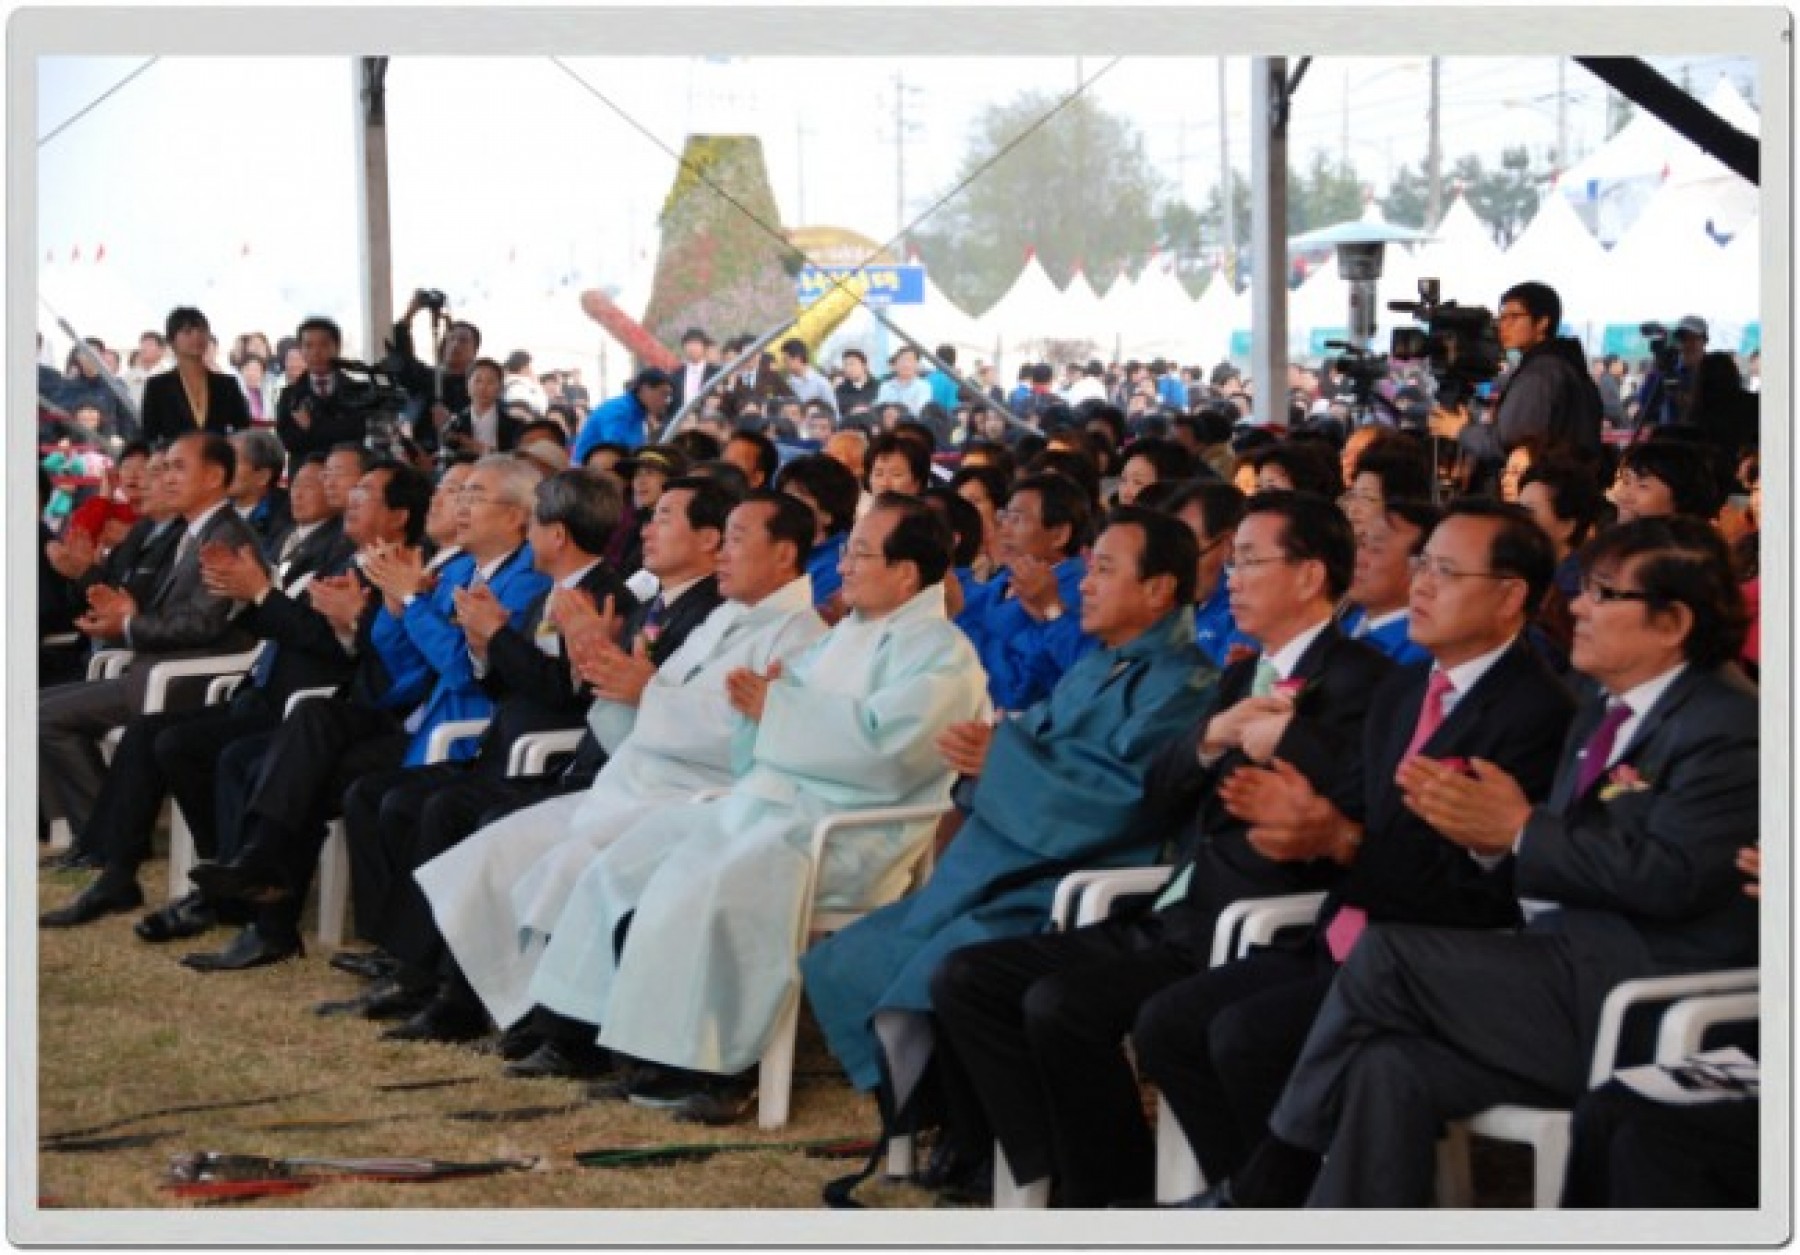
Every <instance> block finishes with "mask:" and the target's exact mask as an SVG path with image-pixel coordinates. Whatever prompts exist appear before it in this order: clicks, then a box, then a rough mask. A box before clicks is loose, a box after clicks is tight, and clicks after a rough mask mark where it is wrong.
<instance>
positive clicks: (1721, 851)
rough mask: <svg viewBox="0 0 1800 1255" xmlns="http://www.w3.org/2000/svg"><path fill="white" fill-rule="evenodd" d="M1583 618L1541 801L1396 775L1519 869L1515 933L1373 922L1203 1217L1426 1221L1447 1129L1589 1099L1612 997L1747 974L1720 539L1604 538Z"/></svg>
mask: <svg viewBox="0 0 1800 1255" xmlns="http://www.w3.org/2000/svg"><path fill="white" fill-rule="evenodd" d="M1572 610H1573V612H1574V615H1575V639H1574V650H1573V653H1572V655H1571V662H1572V664H1573V666H1574V668H1575V670H1577V671H1579V672H1581V673H1582V674H1583V675H1585V676H1587V677H1589V678H1590V679H1591V680H1593V681H1594V682H1595V683H1594V686H1593V688H1592V689H1591V690H1590V691H1589V693H1588V694H1587V697H1586V701H1585V702H1584V704H1583V706H1582V708H1581V710H1580V711H1579V712H1578V713H1577V715H1576V717H1575V722H1574V723H1573V724H1572V725H1571V727H1570V730H1569V737H1568V740H1567V742H1566V743H1565V744H1564V747H1563V755H1562V761H1561V764H1560V766H1559V768H1558V770H1557V775H1556V783H1555V785H1554V786H1553V787H1552V789H1551V793H1550V798H1549V800H1548V802H1546V803H1545V804H1543V805H1540V806H1533V805H1532V804H1531V803H1530V802H1529V801H1527V800H1526V797H1525V795H1524V793H1523V792H1522V791H1521V790H1520V789H1519V787H1518V785H1517V783H1516V782H1515V781H1514V780H1513V779H1512V778H1511V777H1510V776H1508V775H1506V773H1504V772H1502V771H1500V770H1499V769H1498V768H1496V767H1495V766H1494V765H1493V764H1492V763H1490V762H1487V761H1485V760H1483V759H1480V758H1476V759H1474V760H1473V762H1471V763H1470V764H1469V766H1468V768H1467V770H1466V771H1465V770H1459V769H1458V767H1457V766H1455V765H1452V764H1446V763H1442V762H1432V761H1429V760H1426V759H1414V760H1413V761H1412V762H1410V763H1408V764H1407V765H1406V766H1405V767H1403V768H1402V769H1401V772H1400V784H1401V788H1402V790H1403V791H1404V794H1405V797H1406V805H1407V806H1408V807H1409V808H1410V809H1412V810H1413V811H1415V812H1416V813H1417V814H1419V815H1420V816H1421V817H1423V818H1424V819H1425V820H1426V822H1427V823H1429V824H1431V826H1432V827H1433V828H1435V829H1437V830H1438V831H1439V832H1441V833H1442V834H1444V836H1445V837H1447V838H1449V839H1450V840H1452V841H1454V842H1456V843H1457V844H1459V845H1461V846H1463V847H1464V848H1465V849H1466V850H1468V852H1469V854H1470V856H1471V857H1473V858H1475V859H1477V860H1497V859H1504V858H1506V857H1508V856H1511V858H1512V860H1513V865H1514V866H1513V883H1514V888H1515V891H1516V892H1517V894H1518V896H1519V901H1520V907H1521V909H1522V911H1523V913H1524V915H1525V917H1526V923H1525V926H1524V927H1523V928H1522V929H1517V930H1508V931H1500V932H1475V931H1468V930H1461V931H1451V930H1448V929H1441V928H1432V927H1421V926H1405V925H1378V926H1376V927H1373V928H1371V929H1370V931H1369V932H1368V934H1367V936H1365V937H1364V938H1363V942H1364V944H1362V945H1360V946H1358V947H1357V949H1356V951H1355V953H1354V954H1352V955H1351V957H1350V961H1349V962H1348V963H1347V964H1346V965H1345V967H1344V969H1343V970H1342V972H1341V973H1339V975H1338V978H1337V980H1336V982H1335V984H1334V985H1333V987H1332V990H1331V993H1330V995H1329V996H1328V997H1327V999H1326V1001H1325V1005H1324V1007H1323V1008H1322V1009H1321V1011H1320V1012H1319V1016H1318V1019H1317V1020H1316V1021H1315V1022H1314V1024H1313V1028H1312V1032H1311V1034H1310V1036H1309V1037H1308V1039H1307V1042H1306V1047H1305V1049H1304V1051H1303V1052H1302V1054H1301V1057H1300V1061H1299V1063H1298V1064H1296V1065H1295V1068H1294V1071H1293V1073H1292V1075H1291V1076H1290V1077H1289V1078H1288V1083H1287V1088H1286V1090H1285V1092H1284V1093H1283V1094H1282V1097H1281V1100H1280V1102H1279V1103H1278V1104H1277V1105H1276V1108H1275V1112H1274V1114H1273V1115H1272V1116H1271V1117H1270V1120H1269V1129H1270V1131H1271V1136H1270V1137H1268V1138H1266V1139H1265V1140H1264V1141H1263V1143H1262V1145H1261V1146H1260V1147H1258V1149H1257V1151H1256V1152H1255V1153H1254V1154H1253V1155H1252V1156H1251V1158H1250V1160H1249V1162H1248V1163H1246V1164H1245V1166H1244V1168H1243V1169H1242V1171H1240V1172H1239V1173H1238V1174H1237V1175H1236V1176H1234V1177H1232V1178H1231V1179H1230V1180H1228V1181H1226V1182H1225V1183H1223V1184H1222V1185H1220V1186H1218V1187H1216V1188H1215V1189H1213V1190H1211V1191H1209V1192H1208V1193H1207V1194H1206V1195H1202V1196H1201V1199H1200V1200H1197V1202H1198V1203H1199V1205H1202V1206H1217V1205H1220V1204H1221V1203H1222V1204H1224V1205H1226V1206H1240V1207H1252V1206H1255V1207H1282V1206H1298V1205H1300V1204H1301V1203H1305V1204H1306V1205H1308V1206H1313V1207H1417V1206H1425V1205H1429V1203H1430V1202H1431V1200H1432V1185H1433V1174H1434V1162H1435V1146H1436V1142H1437V1137H1438V1133H1439V1130H1440V1129H1441V1127H1442V1124H1443V1122H1444V1121H1445V1120H1453V1119H1457V1118H1460V1117H1462V1116H1467V1115H1471V1114H1473V1113H1475V1112H1478V1111H1481V1110H1484V1109H1485V1108H1487V1107H1491V1106H1493V1105H1495V1104H1496V1103H1523V1104H1527V1105H1530V1106H1535V1107H1569V1106H1572V1105H1573V1104H1574V1102H1575V1100H1576V1099H1577V1098H1579V1097H1580V1096H1581V1094H1582V1093H1583V1091H1584V1090H1585V1089H1586V1087H1587V1070H1588V1060H1589V1058H1590V1056H1591V1055H1592V1052H1593V1048H1594V1038H1595V1035H1596V1031H1597V1027H1598V1022H1599V1018H1600V1005H1601V1003H1602V1001H1603V1000H1604V999H1605V997H1606V994H1607V992H1608V991H1609V990H1610V989H1611V988H1612V987H1613V986H1614V985H1616V984H1618V983H1619V982H1620V981H1624V980H1630V979H1632V978H1635V977H1639V976H1652V975H1662V974H1665V973H1673V972H1689V971H1701V970H1707V969H1716V968H1733V967H1743V966H1746V965H1749V964H1754V963H1755V962H1756V961H1757V920H1756V910H1755V904H1754V903H1753V902H1752V901H1751V900H1750V899H1749V898H1747V897H1745V895H1744V894H1743V893H1742V892H1741V890H1740V888H1739V881H1740V877H1739V874H1738V871H1737V867H1736V859H1737V852H1738V850H1739V848H1740V847H1743V846H1747V845H1752V844H1755V842H1756V840H1757V782H1758V774H1757V747H1758V739H1757V704H1758V697H1757V693H1756V690H1755V689H1754V688H1752V687H1751V686H1750V684H1749V683H1748V682H1747V681H1746V680H1745V679H1744V677H1743V675H1742V673H1741V672H1739V670H1738V668H1737V666H1736V663H1735V662H1734V659H1736V658H1737V656H1738V653H1739V651H1740V649H1741V648H1742V646H1743V643H1744V633H1745V629H1746V625H1747V623H1748V617H1747V615H1746V612H1745V608H1744V601H1743V596H1742V594H1741V592H1740V591H1739V588H1738V585H1737V582H1736V581H1735V580H1734V579H1733V578H1732V573H1731V562H1730V558H1729V555H1728V553H1727V551H1726V548H1725V545H1724V542H1723V541H1722V540H1720V538H1719V536H1718V534H1717V533H1716V532H1714V531H1713V529H1712V528H1711V527H1710V526H1709V525H1707V524H1706V523H1704V522H1702V521H1700V520H1698V519H1688V518H1679V517H1677V518H1659V519H1640V520H1636V521H1633V522H1631V523H1628V524H1625V525H1624V526H1621V527H1618V528H1615V529H1614V530H1612V531H1610V532H1605V533H1602V534H1601V536H1600V537H1599V538H1598V539H1597V540H1595V541H1594V543H1593V545H1592V547H1591V548H1590V549H1589V550H1588V552H1587V553H1586V554H1585V555H1584V559H1583V574H1582V583H1581V595H1580V596H1579V597H1577V598H1576V599H1575V602H1574V604H1573V606H1572ZM1259 820H1260V821H1261V822H1269V823H1272V824H1274V825H1276V826H1282V825H1284V824H1289V825H1291V824H1293V823H1296V822H1297V823H1298V824H1299V825H1301V826H1303V825H1304V824H1305V823H1306V822H1307V821H1306V820H1305V819H1304V818H1299V819H1297V820H1293V819H1286V818H1283V817H1281V816H1278V815H1275V814H1269V815H1266V816H1261V817H1258V819H1257V820H1253V822H1257V821H1259ZM1321 1159H1322V1160H1323V1164H1322V1166H1321Z"/></svg>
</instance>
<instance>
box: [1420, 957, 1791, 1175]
mask: <svg viewBox="0 0 1800 1255" xmlns="http://www.w3.org/2000/svg"><path fill="white" fill-rule="evenodd" d="M1757 982H1758V973H1757V970H1756V969H1755V968H1734V969H1731V970H1728V971H1717V972H1693V973H1689V974H1686V975H1682V976H1647V977H1642V978H1640V979H1638V980H1628V981H1624V982H1623V983H1621V984H1619V985H1616V986H1614V987H1613V990H1612V992H1611V993H1609V994H1607V995H1606V1001H1605V1003H1604V1004H1602V1006H1601V1009H1600V1027H1599V1031H1598V1033H1597V1035H1596V1037H1595V1039H1594V1056H1593V1060H1592V1062H1591V1064H1590V1066H1589V1068H1588V1086H1589V1087H1590V1088H1592V1087H1594V1086H1597V1085H1604V1084H1605V1083H1606V1082H1607V1080H1608V1079H1609V1078H1610V1077H1611V1076H1612V1074H1613V1072H1614V1071H1615V1070H1617V1069H1618V1067H1619V1066H1620V1060H1619V1046H1620V1039H1621V1037H1622V1035H1623V1031H1624V1027H1625V1017H1626V1015H1627V1014H1628V1013H1629V1012H1630V1011H1632V1010H1633V1009H1634V1008H1639V1007H1646V1006H1651V1005H1654V1004H1657V1003H1664V1004H1675V1005H1676V1006H1679V1005H1680V1004H1681V1002H1682V1000H1684V999H1696V1000H1697V999H1698V997H1699V996H1700V995H1713V994H1728V995H1733V996H1735V997H1737V998H1738V999H1739V1000H1738V1001H1737V1002H1736V1003H1722V1004H1716V1005H1717V1006H1720V1007H1722V1008H1723V1009H1725V1010H1729V1009H1730V1008H1731V1007H1732V1006H1742V1005H1745V1004H1744V1002H1743V1001H1742V999H1743V997H1744V996H1746V995H1747V996H1748V997H1749V998H1751V999H1754V998H1755V997H1756V989H1757ZM1751 1010H1752V1013H1754V1010H1755V1007H1754V1004H1753V1003H1752V1004H1751ZM1711 1013H1712V1011H1711V1009H1709V1008H1708V1007H1707V1006H1705V1005H1704V1004H1703V1005H1702V1006H1699V1007H1695V1008H1691V1009H1689V1010H1686V1011H1682V1012H1681V1013H1680V1014H1679V1015H1677V1016H1674V1017H1673V1018H1668V1017H1667V1016H1666V1017H1665V1019H1664V1021H1663V1023H1662V1028H1661V1034H1666V1036H1661V1035H1659V1040H1658V1046H1657V1058H1658V1060H1659V1061H1664V1059H1665V1056H1664V1050H1665V1048H1666V1049H1668V1050H1670V1051H1673V1052H1675V1053H1674V1054H1673V1058H1675V1059H1680V1058H1682V1057H1684V1056H1686V1055H1688V1054H1691V1053H1692V1052H1693V1047H1694V1046H1695V1045H1697V1044H1698V1041H1699V1038H1700V1036H1701V1035H1703V1034H1704V1032H1705V1029H1706V1028H1707V1027H1710V1025H1711V1024H1712V1023H1714V1022H1718V1021H1712V1020H1709V1019H1708V1018H1707V1016H1708V1015H1709V1014H1711ZM1740 1018H1741V1017H1740ZM1570 1117H1571V1113H1570V1112H1569V1111H1566V1110H1553V1109H1548V1108H1541V1107H1522V1106H1515V1105H1512V1104H1504V1105H1501V1106H1498V1107H1489V1108H1488V1109H1487V1110H1486V1111H1482V1112H1478V1113H1477V1114H1475V1115H1472V1116H1470V1117H1469V1118H1468V1119H1467V1120H1460V1121H1455V1122H1453V1123H1452V1124H1451V1126H1450V1130H1449V1135H1448V1136H1446V1137H1445V1139H1444V1140H1443V1141H1442V1142H1440V1143H1439V1144H1438V1203H1439V1205H1440V1206H1444V1207H1468V1206H1470V1205H1471V1203H1472V1199H1473V1191H1472V1189H1471V1187H1470V1182H1469V1172H1468V1138H1469V1135H1470V1134H1479V1135H1480V1136H1482V1137H1488V1138H1493V1139H1494V1140H1495V1141H1501V1142H1517V1143H1522V1144H1524V1145H1527V1146H1530V1147H1531V1149H1532V1153H1533V1158H1534V1160H1535V1163H1534V1164H1533V1177H1532V1206H1533V1207H1537V1208H1554V1207H1556V1206H1557V1205H1558V1203H1559V1202H1560V1201H1561V1199H1562V1187H1563V1176H1564V1174H1565V1172H1566V1171H1567V1169H1568V1163H1569V1132H1570Z"/></svg>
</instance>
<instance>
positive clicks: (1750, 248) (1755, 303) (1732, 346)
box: [1688, 217, 1762, 352]
mask: <svg viewBox="0 0 1800 1255" xmlns="http://www.w3.org/2000/svg"><path fill="white" fill-rule="evenodd" d="M1761 233H1762V220H1761V219H1760V218H1755V217H1753V218H1751V219H1750V221H1749V222H1747V223H1745V224H1744V225H1743V226H1742V227H1741V228H1740V229H1739V230H1738V233H1737V234H1736V235H1734V236H1733V237H1732V238H1731V243H1729V244H1727V245H1726V246H1725V247H1724V248H1723V249H1722V250H1721V251H1720V253H1719V255H1718V257H1717V258H1714V259H1712V261H1711V264H1709V265H1708V266H1706V267H1705V269H1704V271H1703V272H1702V274H1701V275H1700V277H1699V286H1698V287H1696V288H1695V289H1694V291H1693V292H1692V294H1691V295H1690V297H1689V299H1691V300H1692V301H1693V304H1694V309H1693V310H1692V311H1688V312H1698V313H1699V314H1701V315H1702V316H1703V317H1705V318H1706V320H1707V324H1708V325H1707V332H1708V336H1707V340H1708V343H1709V344H1710V345H1711V347H1713V348H1715V349H1723V350H1725V351H1727V352H1735V351H1736V350H1737V348H1738V346H1739V345H1740V344H1741V343H1742V341H1743V335H1744V329H1745V328H1746V327H1748V326H1749V325H1750V324H1751V323H1753V322H1758V321H1760V320H1761V318H1762V305H1761V299H1760V298H1761V293H1762V269H1761V266H1762V238H1761Z"/></svg>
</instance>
